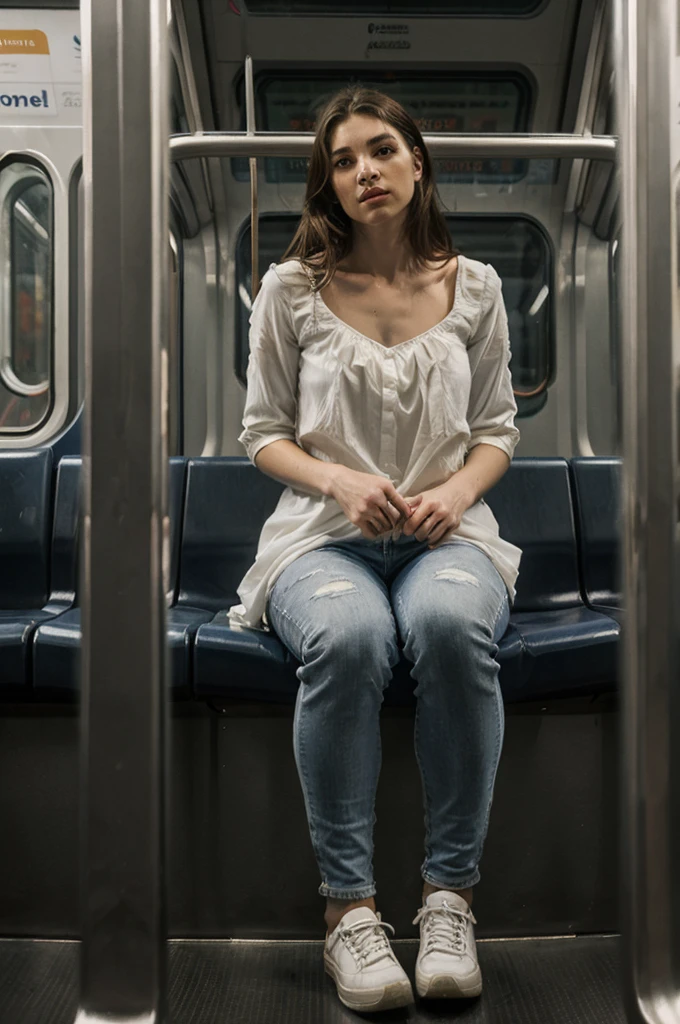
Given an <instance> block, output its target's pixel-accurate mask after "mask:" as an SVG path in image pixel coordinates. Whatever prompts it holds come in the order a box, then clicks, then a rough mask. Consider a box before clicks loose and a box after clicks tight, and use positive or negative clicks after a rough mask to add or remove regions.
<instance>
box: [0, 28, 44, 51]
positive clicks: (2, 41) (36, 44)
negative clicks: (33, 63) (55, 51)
mask: <svg viewBox="0 0 680 1024" xmlns="http://www.w3.org/2000/svg"><path fill="white" fill-rule="evenodd" d="M49 52H50V47H49V43H48V42H47V36H46V35H45V33H44V32H41V31H40V29H37V28H36V29H2V28H0V57H2V56H4V55H5V54H6V53H23V54H27V55H30V56H33V55H35V54H38V53H42V54H49Z"/></svg>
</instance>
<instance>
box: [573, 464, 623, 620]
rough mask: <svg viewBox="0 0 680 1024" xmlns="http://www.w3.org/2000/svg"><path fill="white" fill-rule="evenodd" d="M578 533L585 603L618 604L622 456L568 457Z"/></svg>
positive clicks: (619, 586)
mask: <svg viewBox="0 0 680 1024" xmlns="http://www.w3.org/2000/svg"><path fill="white" fill-rule="evenodd" d="M571 471H572V478H573V482H574V494H575V498H576V516H577V533H578V539H579V552H580V556H581V567H582V575H583V589H584V593H585V597H586V600H587V602H588V604H595V605H608V606H610V607H614V608H619V607H621V604H622V583H621V564H620V561H621V533H622V512H623V507H622V499H621V459H617V458H578V459H572V460H571Z"/></svg>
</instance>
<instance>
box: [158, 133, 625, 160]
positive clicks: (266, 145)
mask: <svg viewBox="0 0 680 1024" xmlns="http://www.w3.org/2000/svg"><path fill="white" fill-rule="evenodd" d="M423 138H424V141H425V145H426V146H427V148H428V150H429V151H430V154H431V156H432V157H434V158H437V159H438V158H439V157H448V156H477V157H485V156H489V157H527V158H528V159H530V160H535V159H537V158H539V157H540V158H545V157H554V158H555V159H557V160H562V159H564V160H566V159H570V160H573V159H577V158H579V159H583V160H614V159H616V147H617V140H616V139H615V138H614V137H613V136H610V135H462V134H461V135H449V134H446V133H443V132H442V133H441V134H437V135H425V136H423ZM313 141H314V134H313V132H286V133H285V134H284V133H276V132H254V133H252V134H249V133H247V132H206V133H202V134H197V135H175V136H173V137H172V138H171V139H170V159H171V160H173V161H176V160H189V159H195V158H197V157H209V156H210V157H213V156H214V157H222V156H246V157H257V156H270V157H271V156H302V157H308V156H310V154H311V152H312V143H313Z"/></svg>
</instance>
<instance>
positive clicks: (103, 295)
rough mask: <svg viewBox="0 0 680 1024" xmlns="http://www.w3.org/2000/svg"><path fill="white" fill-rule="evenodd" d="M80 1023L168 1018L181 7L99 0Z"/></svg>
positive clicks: (88, 156)
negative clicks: (165, 570) (171, 451)
mask: <svg viewBox="0 0 680 1024" xmlns="http://www.w3.org/2000/svg"><path fill="white" fill-rule="evenodd" d="M82 15H83V28H84V45H83V56H84V95H85V108H84V140H83V141H84V179H85V208H86V218H85V238H86V264H85V273H86V278H85V279H86V289H85V290H86V353H87V355H86V398H85V412H86V419H85V447H86V451H85V460H84V465H85V473H84V478H85V481H84V490H85V493H84V506H85V521H84V530H83V533H84V545H83V547H84V551H83V559H82V563H83V571H82V588H81V593H82V595H83V602H82V605H83V661H82V683H83V708H82V715H83V718H82V755H83V756H82V771H83V803H82V843H83V846H82V852H83V858H82V887H81V897H82V939H83V946H82V971H81V1000H80V1009H79V1013H78V1018H77V1020H78V1024H94V1022H99V1021H102V1022H103V1021H105V1020H106V1021H109V1020H115V1021H116V1022H130V1024H131V1022H133V1021H134V1022H135V1024H141V1022H144V1024H152V1022H153V1024H161V1022H162V1021H163V1020H164V1019H165V1013H164V1003H163V998H164V990H165V978H164V970H165V938H166V935H165V919H164V909H165V905H164V890H163V884H164V878H163V829H164V818H165V814H164V777H165V773H164V768H165V765H164V749H165V748H164V736H165V724H166V723H165V715H166V700H165V690H164V679H165V675H166V660H167V659H166V653H165V605H164V600H163V584H162V551H163V536H164V535H165V533H166V526H167V517H166V505H167V499H166V490H167V488H166V462H167V459H166V445H167V437H166V419H165V416H166V415H167V410H166V400H165V394H164V390H165V388H166V387H167V372H165V370H166V367H165V366H164V355H163V351H162V341H163V338H164V336H165V318H166V315H167V299H166V296H167V272H168V271H167V245H168V214H167V196H168V129H169V125H168V120H169V119H168V85H167V78H168V72H167V68H168V62H167V12H166V5H165V3H164V2H163V0H85V2H84V4H83V6H82Z"/></svg>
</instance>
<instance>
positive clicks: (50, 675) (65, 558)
mask: <svg viewBox="0 0 680 1024" xmlns="http://www.w3.org/2000/svg"><path fill="white" fill-rule="evenodd" d="M66 465H67V466H68V467H69V468H71V467H72V468H73V471H74V474H75V477H76V479H77V483H76V492H77V493H78V494H79V487H80V459H75V458H73V459H62V461H61V462H60V464H59V471H60V472H61V470H62V467H64V466H66ZM185 468H186V461H185V460H184V459H181V458H173V459H171V460H170V467H169V492H170V493H169V516H170V552H169V553H170V566H169V581H168V590H169V593H168V595H167V596H168V599H169V600H172V599H173V598H174V594H175V589H176V584H177V568H178V558H179V543H180V541H179V534H180V524H181V513H182V501H183V491H184V476H185ZM57 506H58V508H57V513H56V515H57V517H58V516H59V496H58V498H57ZM78 519H79V506H76V508H75V511H74V514H73V519H72V523H73V530H72V532H71V534H70V535H69V536H70V546H69V545H66V544H64V545H63V546H62V550H61V556H60V553H59V550H58V549H57V547H56V546H54V547H53V553H52V554H53V573H55V571H56V570H57V568H58V566H56V565H55V564H54V560H55V557H56V558H59V557H61V560H62V564H61V568H62V571H63V576H64V580H63V585H64V587H71V588H73V590H75V589H76V586H77V558H78V537H77V525H78ZM166 616H167V636H168V645H169V658H170V678H171V687H172V695H173V697H175V698H186V697H189V696H190V695H191V680H190V672H191V643H192V640H193V636H194V633H195V631H196V629H197V628H198V625H199V624H200V623H201V622H204V621H205V620H206V619H208V618H209V617H210V616H209V614H208V613H206V612H204V611H202V610H201V609H193V610H189V609H177V608H175V607H174V606H171V607H169V608H168V609H167V612H166ZM81 643H82V629H81V617H80V608H71V609H70V610H69V611H67V612H65V613H64V614H63V615H60V616H59V617H58V618H56V619H52V620H51V621H49V622H46V623H44V624H43V625H42V626H41V627H40V628H39V629H38V630H37V631H36V635H35V640H34V652H33V661H34V673H33V679H34V687H35V694H36V696H37V697H38V698H39V699H41V700H54V701H57V700H64V699H66V700H69V699H71V700H72V699H74V698H75V697H76V696H77V695H78V692H79V689H80V687H79V679H80V652H81Z"/></svg>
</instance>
